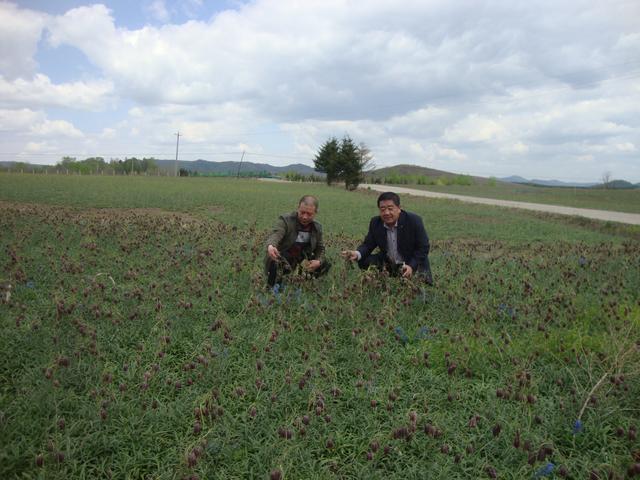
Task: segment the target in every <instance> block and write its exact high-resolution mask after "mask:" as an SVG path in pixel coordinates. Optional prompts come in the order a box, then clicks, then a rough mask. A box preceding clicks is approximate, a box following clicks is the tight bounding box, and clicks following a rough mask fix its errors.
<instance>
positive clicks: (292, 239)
mask: <svg viewBox="0 0 640 480" xmlns="http://www.w3.org/2000/svg"><path fill="white" fill-rule="evenodd" d="M297 236H298V213H297V212H292V213H288V214H285V215H280V217H279V218H278V221H277V222H276V223H275V225H274V226H273V229H272V230H271V235H269V238H268V239H267V244H266V245H265V249H266V248H267V247H268V246H269V245H273V246H274V247H276V248H277V249H278V250H279V251H280V252H282V253H284V252H286V251H287V250H289V249H290V248H291V247H292V246H293V244H294V243H296V237H297ZM309 240H310V241H309V245H308V246H307V248H305V250H304V251H303V256H304V257H305V258H307V259H308V260H320V261H321V262H324V243H323V242H322V225H320V224H319V223H318V222H316V221H315V220H314V221H313V227H312V228H311V235H310V239H309ZM269 260H270V258H269V254H268V252H267V253H266V256H265V261H264V264H265V269H266V268H267V265H268V263H269Z"/></svg>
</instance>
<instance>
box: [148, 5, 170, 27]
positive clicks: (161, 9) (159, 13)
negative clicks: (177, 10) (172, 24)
mask: <svg viewBox="0 0 640 480" xmlns="http://www.w3.org/2000/svg"><path fill="white" fill-rule="evenodd" d="M147 10H148V11H149V13H150V14H151V16H153V18H155V19H156V20H159V21H161V22H167V21H169V19H170V18H171V16H170V15H169V11H168V10H167V6H166V5H165V3H164V0H153V1H152V2H151V3H150V4H149V5H148V6H147Z"/></svg>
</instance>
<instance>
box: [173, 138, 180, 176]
mask: <svg viewBox="0 0 640 480" xmlns="http://www.w3.org/2000/svg"><path fill="white" fill-rule="evenodd" d="M174 135H175V136H176V164H175V166H174V174H175V176H176V177H177V176H178V145H180V132H178V133H174Z"/></svg>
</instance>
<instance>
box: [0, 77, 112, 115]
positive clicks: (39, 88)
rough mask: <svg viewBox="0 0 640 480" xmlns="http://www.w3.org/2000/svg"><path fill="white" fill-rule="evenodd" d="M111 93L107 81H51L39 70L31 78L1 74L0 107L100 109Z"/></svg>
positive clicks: (110, 84)
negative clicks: (8, 76) (11, 77)
mask: <svg viewBox="0 0 640 480" xmlns="http://www.w3.org/2000/svg"><path fill="white" fill-rule="evenodd" d="M112 93H113V84H112V83H111V82H110V81H108V80H97V81H88V82H85V81H80V82H72V83H62V84H53V83H51V80H50V79H49V77H47V76H46V75H43V74H41V73H38V74H36V75H35V76H34V78H33V79H32V80H24V79H22V78H18V79H16V80H13V81H9V80H6V79H5V78H3V77H2V76H0V106H4V107H7V106H19V105H29V106H30V107H42V106H56V107H67V108H71V109H81V110H99V109H101V108H103V107H104V106H105V104H106V103H107V101H108V99H109V97H110V96H111V95H112Z"/></svg>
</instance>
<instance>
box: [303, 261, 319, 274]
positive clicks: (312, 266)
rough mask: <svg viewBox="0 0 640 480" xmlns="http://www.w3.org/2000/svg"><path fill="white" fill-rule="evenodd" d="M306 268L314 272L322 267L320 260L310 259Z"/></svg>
mask: <svg viewBox="0 0 640 480" xmlns="http://www.w3.org/2000/svg"><path fill="white" fill-rule="evenodd" d="M306 268H307V271H308V272H314V271H315V270H317V269H318V268H320V260H310V261H309V263H307V267H306Z"/></svg>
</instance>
